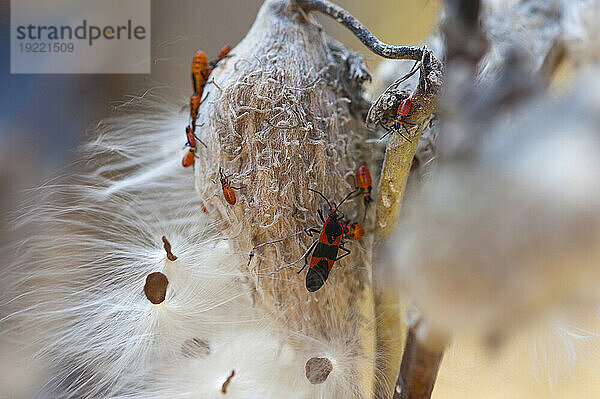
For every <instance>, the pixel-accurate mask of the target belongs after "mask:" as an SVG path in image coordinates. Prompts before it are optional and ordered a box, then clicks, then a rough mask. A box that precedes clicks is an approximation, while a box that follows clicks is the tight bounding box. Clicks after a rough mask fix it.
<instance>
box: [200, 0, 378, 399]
mask: <svg viewBox="0 0 600 399" xmlns="http://www.w3.org/2000/svg"><path fill="white" fill-rule="evenodd" d="M211 78H212V80H214V86H213V87H210V85H209V86H207V87H206V88H205V91H208V92H209V95H208V97H207V100H206V102H205V103H204V105H203V106H202V107H201V111H200V116H199V121H198V122H199V123H200V124H202V123H205V124H206V125H205V126H206V127H205V128H204V131H205V133H204V135H203V140H205V142H206V144H207V145H208V150H207V151H205V152H204V153H203V154H201V155H200V157H199V159H197V160H196V169H195V174H196V175H195V177H196V187H197V189H198V192H199V194H200V197H201V198H202V200H203V201H205V202H206V203H207V206H209V208H214V209H215V210H216V213H215V219H216V220H218V222H219V226H220V227H219V229H220V232H221V234H223V235H224V236H225V237H227V238H229V239H230V240H231V242H232V245H233V246H234V248H235V249H237V250H238V251H239V252H240V254H242V256H241V257H240V261H239V267H240V269H241V270H242V272H243V273H244V274H245V275H246V276H247V278H248V283H249V284H250V285H251V289H252V291H253V294H254V301H255V305H256V306H258V307H260V308H263V309H266V310H267V311H268V312H271V313H272V314H273V315H274V317H275V319H277V320H278V321H279V322H280V323H281V326H282V327H283V328H285V329H289V330H290V331H297V332H300V333H301V334H300V335H303V336H305V337H306V338H307V339H308V340H306V339H304V340H297V342H296V344H297V348H298V349H300V350H302V351H304V352H305V353H306V360H308V359H309V358H311V357H322V356H323V355H324V354H323V353H320V352H318V351H316V349H315V347H314V346H313V345H312V344H311V343H310V342H313V341H315V342H319V347H320V346H321V345H323V344H326V345H325V346H324V347H326V346H327V344H330V345H331V347H337V346H339V345H338V344H336V343H340V342H346V343H347V344H346V345H347V346H348V348H346V349H349V350H352V351H356V352H357V353H363V352H364V349H365V348H364V347H363V344H362V343H360V334H359V333H360V331H361V329H363V327H364V322H365V321H367V320H368V318H367V319H365V318H364V317H363V316H364V315H363V314H361V313H362V312H363V310H362V309H363V307H364V306H365V304H366V303H367V302H368V299H367V298H370V293H369V292H370V291H369V283H368V275H369V273H368V263H366V257H365V256H364V254H365V252H363V249H362V248H361V246H359V245H350V247H349V249H351V251H352V254H351V255H350V256H348V257H347V258H346V259H344V260H342V261H339V262H336V264H335V265H334V267H333V269H332V270H331V272H330V274H329V279H328V280H327V282H326V283H325V285H324V286H323V287H322V288H321V289H319V290H318V291H317V292H315V293H310V294H309V293H308V292H307V289H306V287H305V281H304V279H305V276H304V273H305V272H304V273H302V274H301V275H298V274H297V271H298V269H299V268H300V266H302V265H303V264H304V261H303V260H302V259H300V258H301V257H302V255H303V254H304V252H305V251H306V249H307V248H308V247H309V246H310V245H311V243H312V242H313V240H314V238H312V239H311V238H309V237H307V236H306V235H305V234H299V235H296V236H294V237H292V238H290V239H288V240H285V241H282V242H281V243H276V244H273V245H270V246H265V247H262V248H260V249H258V250H257V251H256V252H255V255H254V257H253V258H252V260H251V262H250V263H249V266H246V263H247V262H246V261H247V258H246V256H245V255H246V254H248V253H249V252H250V251H251V248H252V247H253V246H255V245H257V244H261V243H263V242H267V241H272V240H276V239H279V238H282V237H285V236H288V235H290V234H293V233H296V232H298V231H302V230H303V229H305V228H307V227H310V226H315V225H318V228H319V229H320V227H321V226H322V222H321V221H320V220H319V217H318V216H317V212H316V211H317V210H318V209H323V210H325V211H326V210H327V208H326V204H325V203H324V201H323V200H322V199H321V198H320V197H318V196H317V195H315V194H314V193H312V192H310V191H309V190H308V189H309V188H311V189H315V190H319V191H321V192H323V194H324V195H325V196H327V197H328V198H329V199H331V200H332V201H335V202H339V201H340V200H341V199H342V198H343V197H345V196H346V195H347V194H348V193H350V192H351V191H352V190H353V189H354V171H355V170H356V167H357V166H358V165H359V164H360V163H359V162H363V163H364V162H365V161H361V157H363V154H362V152H361V150H359V148H361V146H362V144H361V143H360V142H361V141H362V140H364V139H365V137H366V130H365V129H364V127H363V122H362V121H363V113H364V112H365V111H366V109H367V107H368V104H366V103H365V102H364V100H363V99H362V89H361V84H362V82H364V81H365V80H367V79H370V76H369V73H368V72H367V71H366V69H365V67H364V66H363V64H362V60H361V58H360V57H359V56H357V55H356V54H354V53H352V52H350V51H348V50H346V49H344V48H343V47H342V46H341V45H340V44H338V43H336V42H334V41H332V40H331V39H329V38H328V37H327V36H325V34H324V33H323V32H322V30H321V29H320V27H319V26H318V25H317V24H315V23H314V22H313V21H312V18H311V16H310V15H307V14H306V13H304V12H303V11H302V10H300V9H299V8H298V7H297V6H296V4H295V2H294V1H291V0H269V1H266V2H265V4H264V5H263V7H262V8H261V10H260V12H259V14H258V17H257V19H256V21H255V23H254V25H253V26H252V28H251V29H250V31H249V32H248V34H247V36H246V37H245V38H244V39H243V40H242V42H240V43H239V44H238V45H237V46H236V47H235V48H233V49H232V50H231V53H230V57H228V58H226V59H224V60H223V61H222V62H221V63H220V64H219V66H218V67H217V68H216V69H215V71H214V72H213V75H211ZM217 86H218V87H217ZM368 164H369V166H371V163H368ZM219 168H222V169H223V173H225V174H226V175H228V176H229V177H230V182H231V185H232V186H238V187H242V188H241V189H240V190H236V196H237V199H238V200H237V202H236V204H235V205H234V206H231V205H230V204H228V203H226V202H225V201H224V199H223V197H222V193H221V190H220V187H219V186H218V185H217V184H215V183H214V182H213V180H214V179H215V178H216V177H217V174H218V171H219ZM340 210H341V211H342V212H343V213H344V214H345V216H346V217H347V218H349V219H350V220H355V219H356V218H358V217H362V215H361V213H360V211H362V208H361V206H360V203H358V202H355V201H347V202H346V203H345V204H344V205H343V206H342V207H341V209H340ZM315 238H316V237H315ZM365 242H368V241H365ZM364 245H365V246H367V245H368V244H364ZM298 259H300V261H299V262H298V263H297V264H296V265H295V266H294V267H288V268H286V269H284V270H281V271H278V272H277V270H279V269H281V268H282V267H283V266H285V265H286V264H289V263H292V262H294V261H296V260H298ZM301 341H302V343H301ZM332 360H333V363H335V359H332ZM337 367H340V365H339V364H338V366H337ZM344 367H345V366H344ZM338 372H339V371H338ZM353 373H356V368H355V367H354V365H353V366H352V367H350V370H349V371H348V373H347V374H348V375H353ZM335 374H336V366H335V365H334V370H333V371H332V372H331V375H330V377H329V378H332V377H334V375H335ZM236 375H237V374H236ZM234 380H235V377H234ZM348 383H349V384H350V386H352V385H355V384H358V383H359V381H358V380H356V381H349V382H348ZM326 386H327V382H325V384H323V387H321V388H319V389H327V387H326ZM332 392H333V391H332ZM336 395H339V392H336Z"/></svg>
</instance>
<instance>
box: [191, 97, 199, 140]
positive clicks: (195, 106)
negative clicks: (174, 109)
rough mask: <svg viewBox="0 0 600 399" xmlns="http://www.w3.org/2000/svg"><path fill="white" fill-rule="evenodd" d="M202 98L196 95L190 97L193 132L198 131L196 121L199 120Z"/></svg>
mask: <svg viewBox="0 0 600 399" xmlns="http://www.w3.org/2000/svg"><path fill="white" fill-rule="evenodd" d="M200 100H201V97H200V95H199V94H194V95H193V96H191V97H190V120H191V123H192V132H195V131H196V119H198V110H199V109H200V103H201V101H200Z"/></svg>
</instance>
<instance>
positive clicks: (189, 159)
mask: <svg viewBox="0 0 600 399" xmlns="http://www.w3.org/2000/svg"><path fill="white" fill-rule="evenodd" d="M195 159H196V155H195V152H194V150H192V149H191V148H190V149H189V150H188V151H187V152H186V153H185V155H184V156H183V159H182V160H181V165H183V167H184V168H189V167H190V166H192V165H193V164H194V160H195Z"/></svg>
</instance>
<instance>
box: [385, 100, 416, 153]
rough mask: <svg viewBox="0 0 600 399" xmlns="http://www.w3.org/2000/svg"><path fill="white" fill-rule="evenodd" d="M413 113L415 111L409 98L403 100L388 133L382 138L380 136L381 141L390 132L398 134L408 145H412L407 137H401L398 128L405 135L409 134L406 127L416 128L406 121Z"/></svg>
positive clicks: (414, 124)
mask: <svg viewBox="0 0 600 399" xmlns="http://www.w3.org/2000/svg"><path fill="white" fill-rule="evenodd" d="M413 112H415V110H414V109H413V107H412V103H411V101H410V98H405V99H404V100H402V102H401V103H400V105H399V106H398V110H397V111H396V117H395V118H394V123H393V124H392V127H391V128H389V129H388V132H387V133H386V134H384V135H383V136H381V138H382V139H383V138H384V137H385V136H387V135H388V134H390V133H392V132H398V133H399V134H400V136H402V138H404V139H405V140H406V141H408V142H409V143H412V141H411V140H410V139H409V138H408V137H406V136H405V135H403V134H402V133H401V132H400V128H401V127H403V128H404V130H405V131H406V133H407V134H409V132H408V129H407V128H406V125H409V126H417V124H416V123H411V122H408V121H407V120H406V118H408V117H409V116H411V115H412V114H413Z"/></svg>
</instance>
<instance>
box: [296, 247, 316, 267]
mask: <svg viewBox="0 0 600 399" xmlns="http://www.w3.org/2000/svg"><path fill="white" fill-rule="evenodd" d="M318 242H319V240H316V241H315V242H313V243H312V245H311V246H310V247H309V248H308V251H306V252H305V253H304V255H303V256H302V258H304V266H302V268H301V269H300V270H298V274H300V272H301V271H302V270H304V269H305V268H306V266H308V255H310V253H311V252H312V250H313V249H314V248H315V246H316V245H317V243H318ZM302 258H300V259H302ZM300 259H298V260H300ZM296 262H297V261H296Z"/></svg>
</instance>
